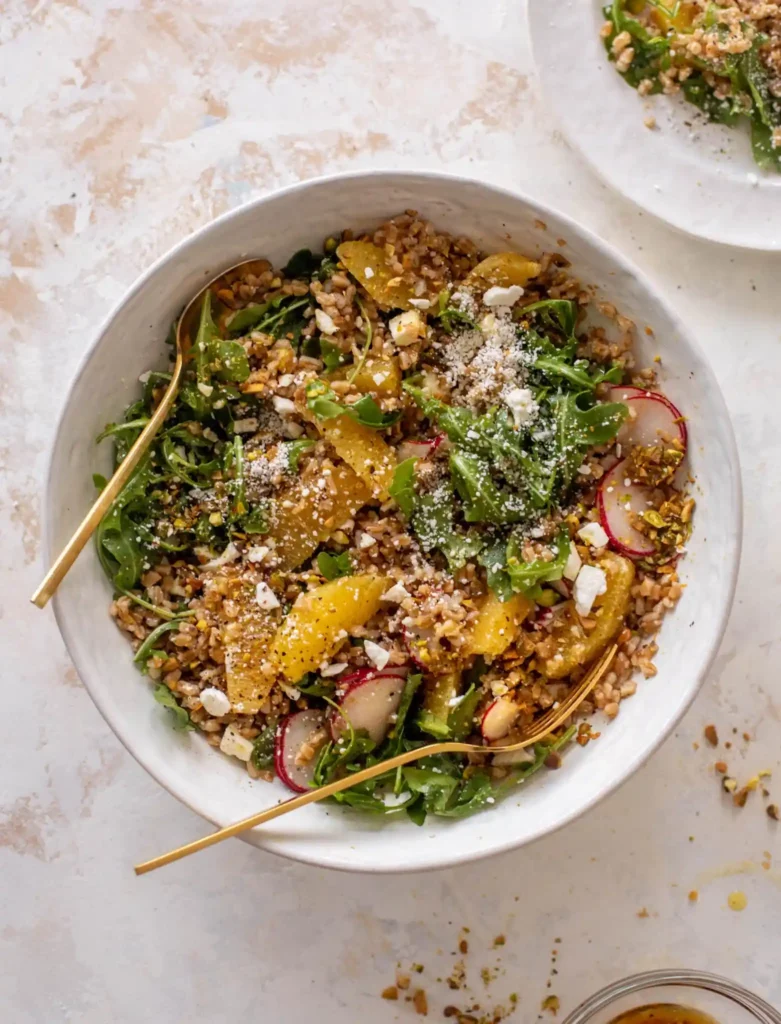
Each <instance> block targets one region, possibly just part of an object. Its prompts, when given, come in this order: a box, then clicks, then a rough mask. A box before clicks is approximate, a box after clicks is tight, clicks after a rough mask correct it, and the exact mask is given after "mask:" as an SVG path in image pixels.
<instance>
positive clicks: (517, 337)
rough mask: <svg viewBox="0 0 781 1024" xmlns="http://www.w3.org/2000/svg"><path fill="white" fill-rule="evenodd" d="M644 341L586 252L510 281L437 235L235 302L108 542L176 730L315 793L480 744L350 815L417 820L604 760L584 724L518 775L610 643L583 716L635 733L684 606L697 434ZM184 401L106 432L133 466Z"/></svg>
mask: <svg viewBox="0 0 781 1024" xmlns="http://www.w3.org/2000/svg"><path fill="white" fill-rule="evenodd" d="M634 329H635V325H634V324H633V323H632V322H631V321H630V320H629V319H627V318H626V317H624V316H622V315H621V314H620V312H618V311H617V310H616V309H615V308H614V307H613V306H612V305H610V304H609V303H604V302H597V301H596V300H595V299H594V297H593V293H592V291H590V290H589V289H587V288H585V287H583V286H581V285H580V284H579V283H578V281H577V280H575V279H574V278H573V277H572V276H571V274H570V271H569V265H568V262H567V260H566V259H565V258H564V257H562V256H561V255H557V254H545V255H543V256H542V257H541V258H540V259H539V261H535V260H532V259H529V258H527V257H526V256H523V255H521V254H519V253H517V252H501V253H494V254H492V255H487V256H485V255H484V254H483V253H480V252H479V251H478V249H477V247H476V246H475V245H474V243H473V242H471V241H470V240H469V239H466V238H454V237H451V236H449V235H447V234H445V233H443V232H441V231H439V230H438V229H436V228H435V227H433V226H432V225H431V224H429V223H427V222H425V221H424V220H422V219H420V218H419V217H418V216H417V215H416V214H415V213H414V212H411V211H408V212H406V213H404V214H402V215H400V216H398V217H395V218H393V219H392V220H390V221H388V222H387V223H385V224H382V225H381V226H380V227H378V228H376V229H375V230H374V231H371V232H369V233H366V234H361V235H360V236H358V237H357V238H354V237H353V234H352V233H351V232H350V231H344V232H343V233H342V234H341V236H340V237H338V238H337V237H332V238H328V239H326V240H325V242H324V244H323V252H322V253H317V254H315V253H312V252H310V251H309V250H304V251H300V252H297V253H295V255H293V256H292V258H291V259H290V261H289V262H288V264H287V266H285V267H284V268H283V269H279V270H278V269H275V268H273V267H272V266H271V265H270V264H269V263H268V262H266V261H264V260H258V261H255V262H254V263H253V264H252V265H251V266H250V267H245V268H244V269H243V270H242V272H241V274H240V276H237V275H236V274H233V275H230V274H229V275H227V276H226V277H224V278H223V279H221V281H220V282H219V283H218V284H217V285H215V286H214V287H213V288H212V289H210V290H209V291H207V292H206V295H205V298H204V300H203V305H202V308H201V311H200V321H199V323H198V325H197V331H196V328H195V327H194V328H193V330H192V334H193V335H194V337H193V347H192V358H191V359H190V361H189V362H188V364H187V369H186V375H185V379H184V384H183V386H182V388H181V390H180V392H179V395H178V397H177V400H176V404H175V407H174V409H173V411H172V413H171V415H170V416H169V418H168V420H167V421H166V424H165V427H164V429H163V430H162V431H161V433H160V434H159V435H158V437H157V439H156V441H155V443H154V446H153V448H152V449H151V450H150V452H149V453H148V455H147V456H146V457H145V459H144V460H143V461H142V462H141V464H140V465H139V467H138V469H137V471H136V472H135V475H134V476H133V477H132V479H131V481H130V482H129V483H128V485H127V486H126V488H125V490H124V491H123V492H122V493H121V494H120V496H119V498H118V499H117V500H116V502H115V503H114V505H113V507H112V508H111V510H110V512H109V513H108V515H107V516H106V518H105V519H104V520H103V522H102V524H101V526H100V529H99V533H98V536H97V545H98V552H99V556H100V559H101V562H102V564H103V567H104V569H105V571H106V574H107V576H108V577H109V580H110V581H111V584H112V586H113V588H114V594H115V596H114V599H113V602H112V604H111V614H112V615H113V617H114V618H115V620H116V622H117V624H118V626H119V627H120V629H122V630H123V631H124V632H125V633H126V634H127V636H128V639H129V640H130V642H131V644H132V647H133V651H134V661H135V663H136V665H137V666H138V668H139V669H140V670H141V671H142V672H143V673H144V674H145V675H146V676H147V677H148V679H149V680H150V682H151V683H152V685H153V688H154V696H155V698H156V699H157V700H158V701H159V703H160V704H162V705H164V706H165V707H166V708H167V709H168V712H169V714H170V716H171V720H172V723H173V725H174V726H175V727H176V728H180V729H194V730H197V731H198V732H200V733H202V734H203V736H204V737H205V739H206V741H207V742H208V743H210V744H211V745H212V746H214V747H219V749H220V750H221V751H222V752H223V753H224V754H226V755H229V756H231V757H233V758H235V759H237V761H238V762H241V763H243V765H245V766H246V770H247V771H248V772H249V774H250V776H252V778H262V779H266V780H271V779H273V778H274V776H275V775H276V776H277V777H278V778H279V779H281V781H282V782H284V783H285V784H286V785H287V786H289V787H290V788H291V789H293V790H299V791H302V790H306V789H308V788H309V787H310V786H319V785H322V784H324V783H326V782H328V781H330V780H333V779H335V778H338V777H340V776H342V775H343V774H345V773H349V772H353V771H356V770H357V769H359V768H361V767H364V766H367V765H371V764H375V763H377V762H378V761H380V760H383V759H385V758H387V757H390V756H392V755H394V754H396V753H399V752H402V751H406V750H410V749H413V748H415V747H416V746H420V745H423V744H425V743H427V742H431V740H432V738H434V739H447V738H455V739H467V738H470V739H472V740H474V741H475V742H477V743H481V744H482V745H483V746H484V748H485V751H484V753H480V754H479V755H476V756H470V757H468V758H467V757H459V756H452V755H449V756H437V757H428V758H426V759H425V760H422V761H420V762H418V763H416V764H415V765H412V766H409V767H405V768H401V769H399V770H397V771H393V772H390V773H388V775H387V776H381V777H380V778H378V779H375V780H373V781H372V782H370V783H367V784H364V785H363V786H358V787H355V788H353V789H350V790H347V791H345V792H343V793H341V794H339V796H338V797H337V799H338V800H339V801H340V802H342V803H345V804H348V805H350V806H352V807H355V808H359V809H362V810H365V811H368V812H374V813H381V814H398V813H406V814H407V815H409V817H410V818H411V819H412V820H413V821H415V822H417V823H422V822H423V820H424V819H425V817H426V815H427V814H429V813H432V814H437V815H443V816H446V817H451V818H457V817H461V816H464V815H467V814H470V813H471V812H473V811H476V810H478V809H480V808H481V807H484V806H485V805H487V804H493V803H495V802H496V801H497V800H498V799H499V798H500V797H501V796H502V795H504V794H505V793H507V792H508V791H510V790H512V789H513V788H514V787H516V786H517V785H518V783H521V782H523V781H524V780H526V779H528V778H529V776H531V775H532V774H533V773H535V772H537V771H538V770H539V769H541V768H547V769H550V768H555V767H558V766H559V765H560V764H561V756H560V753H559V751H560V750H561V749H562V748H563V747H564V746H565V745H566V744H568V743H569V742H570V741H571V740H573V739H576V740H578V741H579V742H580V743H581V744H582V745H585V744H586V743H587V742H588V740H589V738H590V737H591V736H592V735H593V733H592V732H591V727H590V725H589V723H588V720H587V719H586V718H585V717H581V718H580V719H579V721H578V722H570V723H568V725H567V726H566V727H564V728H562V729H561V730H559V731H557V732H556V734H554V735H551V736H550V737H548V738H547V739H546V741H545V742H542V743H539V744H537V745H536V747H534V748H533V749H532V750H530V751H522V752H520V753H514V754H511V755H508V754H504V755H503V754H496V755H493V754H492V753H491V748H492V746H496V745H498V744H506V743H509V742H512V741H513V739H514V738H517V737H518V736H519V735H520V733H521V732H522V731H524V730H525V729H526V728H527V727H528V725H529V723H530V722H531V721H532V720H533V719H534V717H535V715H537V714H538V713H540V712H541V711H543V710H545V709H547V708H550V707H551V706H552V705H554V704H555V703H556V701H559V700H561V699H562V697H563V696H564V695H565V694H566V693H567V691H568V688H569V687H570V686H572V685H573V684H574V683H576V682H577V681H578V680H579V679H580V678H582V676H583V674H584V673H585V672H586V671H587V669H588V666H589V665H590V664H592V663H593V662H594V660H595V659H596V658H597V657H599V656H600V654H601V653H602V652H603V651H604V650H605V648H606V647H607V645H608V644H609V643H611V642H615V643H617V644H618V648H619V650H618V654H617V656H616V658H615V660H614V661H613V664H612V666H611V670H610V671H609V673H607V674H606V675H605V677H604V678H603V679H602V680H601V681H600V683H599V684H598V685H597V687H596V689H595V690H594V691H593V693H592V695H591V697H590V699H589V701H588V702H587V703H586V704H585V705H583V706H582V708H581V712H580V714H581V715H582V716H587V715H589V714H592V713H593V712H594V711H595V710H596V709H600V710H602V711H604V712H605V714H606V715H607V716H608V717H609V718H613V717H615V716H616V715H617V714H618V710H619V704H620V702H621V700H622V699H624V698H625V697H628V696H631V694H633V693H634V692H635V687H636V681H635V678H634V677H635V675H636V674H638V673H640V674H642V675H645V676H651V675H653V674H654V671H655V669H654V666H653V662H652V658H653V655H654V653H655V651H656V649H657V648H656V641H655V636H656V634H657V631H658V629H659V626H660V624H661V620H662V617H663V615H664V613H665V612H666V611H667V610H668V609H670V608H672V607H673V606H674V604H675V602H676V601H677V599H678V598H679V597H680V595H681V590H682V588H681V584H680V583H679V581H678V575H677V570H676V565H677V563H678V560H679V558H680V556H681V555H682V554H683V552H684V550H685V545H686V540H687V537H688V534H689V530H690V524H691V516H692V510H693V507H694V502H693V500H692V499H691V498H690V497H689V496H688V493H687V482H688V480H687V470H686V468H685V465H684V459H685V453H686V442H687V435H686V426H685V422H684V417H683V416H682V415H681V413H680V412H679V411H678V409H676V408H675V406H674V405H673V404H672V403H671V402H670V401H669V400H668V399H667V398H666V397H665V396H664V395H663V394H662V393H661V392H660V391H659V390H658V388H657V385H656V376H655V373H654V371H653V370H652V369H643V368H641V367H636V366H635V364H634V359H633V355H632V338H633V333H634ZM169 379H170V378H169V373H168V372H158V371H152V372H149V373H145V374H144V375H143V376H142V382H143V394H142V395H141V397H140V398H139V399H138V400H137V401H136V402H134V403H133V404H132V405H131V406H130V408H128V409H127V411H126V412H125V416H124V419H123V420H122V421H121V422H118V423H114V424H111V425H109V426H108V427H107V428H106V430H105V431H104V433H103V434H102V438H111V439H112V440H113V443H114V446H115V457H116V461H117V462H119V461H121V460H122V458H123V457H124V456H125V454H126V453H127V451H128V449H129V447H130V445H131V444H132V442H133V440H134V439H135V438H136V437H137V435H138V433H139V431H140V430H141V429H142V428H143V426H144V424H145V423H146V422H147V420H148V419H149V417H150V415H151V414H152V412H153V410H154V408H155V406H156V403H157V402H159V401H160V399H161V396H162V394H163V392H164V390H165V388H166V385H167V383H168V381H169ZM97 483H98V485H99V486H100V485H102V483H103V481H102V480H101V479H100V478H97Z"/></svg>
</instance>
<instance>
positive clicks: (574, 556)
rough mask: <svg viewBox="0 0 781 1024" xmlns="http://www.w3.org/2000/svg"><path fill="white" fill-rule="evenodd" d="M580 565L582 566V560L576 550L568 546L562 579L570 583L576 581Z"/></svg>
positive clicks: (572, 546) (573, 546) (572, 545)
mask: <svg viewBox="0 0 781 1024" xmlns="http://www.w3.org/2000/svg"><path fill="white" fill-rule="evenodd" d="M581 565H583V559H582V558H581V557H580V555H579V554H578V549H577V548H576V547H575V545H574V544H570V546H569V555H568V556H567V562H566V564H565V566H564V572H563V573H562V576H563V577H564V579H565V580H570V581H573V580H575V579H577V575H578V573H579V572H580V567H581Z"/></svg>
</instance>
